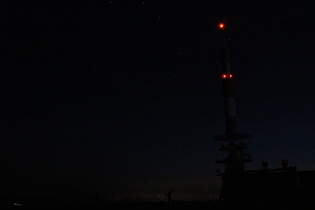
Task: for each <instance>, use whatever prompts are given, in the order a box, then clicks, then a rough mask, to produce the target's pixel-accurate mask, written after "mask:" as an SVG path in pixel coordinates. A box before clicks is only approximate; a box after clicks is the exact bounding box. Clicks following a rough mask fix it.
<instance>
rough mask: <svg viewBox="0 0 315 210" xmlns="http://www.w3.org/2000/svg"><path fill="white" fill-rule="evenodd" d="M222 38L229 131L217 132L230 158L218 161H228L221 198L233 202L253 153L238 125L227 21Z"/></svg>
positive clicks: (225, 162) (221, 24)
mask: <svg viewBox="0 0 315 210" xmlns="http://www.w3.org/2000/svg"><path fill="white" fill-rule="evenodd" d="M219 30H220V31H221V38H222V64H223V69H222V75H221V79H222V85H223V95H224V112H225V128H226V132H225V134H222V135H217V136H215V137H214V138H215V139H216V140H219V141H223V142H224V143H222V144H221V145H220V148H219V151H224V152H227V157H226V158H224V159H221V160H217V161H216V163H221V164H225V169H224V173H223V174H221V173H218V174H217V175H218V176H222V187H221V191H220V200H225V201H232V200H238V197H239V196H240V194H241V192H242V189H241V188H242V186H243V185H242V179H243V175H244V171H245V163H248V162H251V161H252V160H251V155H250V154H248V153H246V152H244V150H246V149H247V145H246V143H244V142H242V140H245V139H248V138H249V137H250V135H248V134H245V133H239V132H238V128H237V118H236V107H235V95H234V86H233V78H234V76H233V74H232V73H231V71H230V63H229V58H228V49H227V41H226V28H225V24H224V23H220V24H219Z"/></svg>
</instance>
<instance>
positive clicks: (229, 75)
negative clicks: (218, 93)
mask: <svg viewBox="0 0 315 210" xmlns="http://www.w3.org/2000/svg"><path fill="white" fill-rule="evenodd" d="M228 78H230V79H232V78H233V74H222V79H228Z"/></svg>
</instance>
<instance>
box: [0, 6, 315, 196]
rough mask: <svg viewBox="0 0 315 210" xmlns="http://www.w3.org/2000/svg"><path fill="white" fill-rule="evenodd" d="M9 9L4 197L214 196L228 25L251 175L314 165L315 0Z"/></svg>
mask: <svg viewBox="0 0 315 210" xmlns="http://www.w3.org/2000/svg"><path fill="white" fill-rule="evenodd" d="M3 8H4V11H3V12H2V15H1V16H2V17H1V37H2V39H1V46H2V49H3V51H4V52H5V56H4V57H2V58H3V60H4V61H3V62H2V63H1V81H0V83H1V96H2V97H1V98H2V99H1V103H2V105H3V108H2V109H1V118H0V120H1V146H0V154H1V156H0V157H1V158H0V186H1V187H0V193H1V196H31V197H41V196H42V197H46V198H51V197H63V198H84V199H89V198H92V197H93V195H94V193H95V192H99V193H100V195H101V197H102V198H103V199H116V198H119V199H122V198H124V197H125V199H127V198H128V199H139V200H145V199H151V200H156V201H157V200H159V199H160V198H159V196H162V197H163V196H164V194H165V193H166V192H168V191H169V190H170V189H173V190H174V198H177V199H194V200H198V199H199V200H206V199H208V198H209V197H210V196H214V197H216V196H218V190H219V187H220V179H219V178H218V177H216V176H215V173H216V168H218V167H220V166H219V165H217V164H215V163H214V162H215V160H216V159H217V158H222V157H224V156H225V154H223V153H220V152H218V151H217V148H218V146H219V144H220V142H217V141H216V140H214V139H213V136H215V135H217V134H221V133H224V131H225V128H224V110H223V95H222V87H221V81H220V71H221V63H220V62H221V58H220V33H219V31H218V29H217V23H218V22H219V21H225V22H226V24H227V29H226V30H227V34H228V38H229V41H228V45H229V50H230V60H231V71H232V72H233V73H234V76H235V88H236V97H237V98H236V103H237V112H238V121H239V128H240V131H242V132H244V133H249V134H251V135H252V138H251V139H249V140H248V145H249V152H250V153H252V156H253V159H254V161H253V162H252V163H250V164H248V165H247V168H248V169H259V168H261V164H260V163H261V162H262V161H263V160H267V161H269V166H270V167H271V168H272V167H279V166H281V159H282V158H287V159H288V160H289V165H297V167H298V169H315V163H314V162H315V156H314V154H315V144H314V140H315V137H314V135H315V134H314V125H315V122H314V119H315V111H314V107H315V94H314V91H315V85H314V77H315V72H314V56H315V51H314V45H315V32H314V25H315V17H314V11H315V3H314V2H313V1H294V3H292V2H291V3H290V2H289V1H287V2H282V1H241V2H240V1H237V2H236V1H210V0H209V1H171V3H170V2H169V1H145V0H143V1H128V2H127V1H119V0H112V1H106V0H105V1H103V2H102V3H94V4H93V3H84V4H80V3H78V2H77V3H75V4H66V3H52V4H48V3H42V4H35V3H31V2H28V1H27V2H26V1H25V2H22V1H17V2H15V3H13V2H12V1H7V3H6V4H5V7H3ZM221 169H223V167H222V166H221ZM117 196H118V197H117ZM163 198H164V197H163Z"/></svg>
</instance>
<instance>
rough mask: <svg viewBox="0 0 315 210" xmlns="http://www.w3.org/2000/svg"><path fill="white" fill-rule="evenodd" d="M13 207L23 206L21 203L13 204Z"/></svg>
mask: <svg viewBox="0 0 315 210" xmlns="http://www.w3.org/2000/svg"><path fill="white" fill-rule="evenodd" d="M13 206H23V204H21V203H13Z"/></svg>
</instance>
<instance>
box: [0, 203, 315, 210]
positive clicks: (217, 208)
mask: <svg viewBox="0 0 315 210" xmlns="http://www.w3.org/2000/svg"><path fill="white" fill-rule="evenodd" d="M288 202H289V201H288ZM0 208H1V209H45V210H46V209H47V210H50V209H51V210H53V209H58V210H65V209H69V210H71V209H96V210H103V209H104V210H105V209H106V210H119V209H122V210H125V209H139V210H140V209H150V210H151V209H152V210H159V209H165V210H168V209H169V210H172V209H174V210H177V209H178V210H182V209H187V210H188V209H193V210H201V209H207V210H229V209H255V210H265V209H268V210H270V209H271V210H273V209H299V210H300V209H301V210H303V209H315V208H314V205H311V204H310V203H296V204H294V205H292V204H289V203H285V204H281V205H279V204H278V205H274V204H268V205H267V204H251V205H249V204H242V205H238V206H235V205H233V206H226V205H224V204H222V203H218V202H215V201H205V202H193V201H189V202H188V201H187V202H172V203H166V202H105V203H99V204H96V203H94V204H69V203H68V204H41V205H35V204H22V205H21V204H19V203H6V204H2V205H1V206H0Z"/></svg>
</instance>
